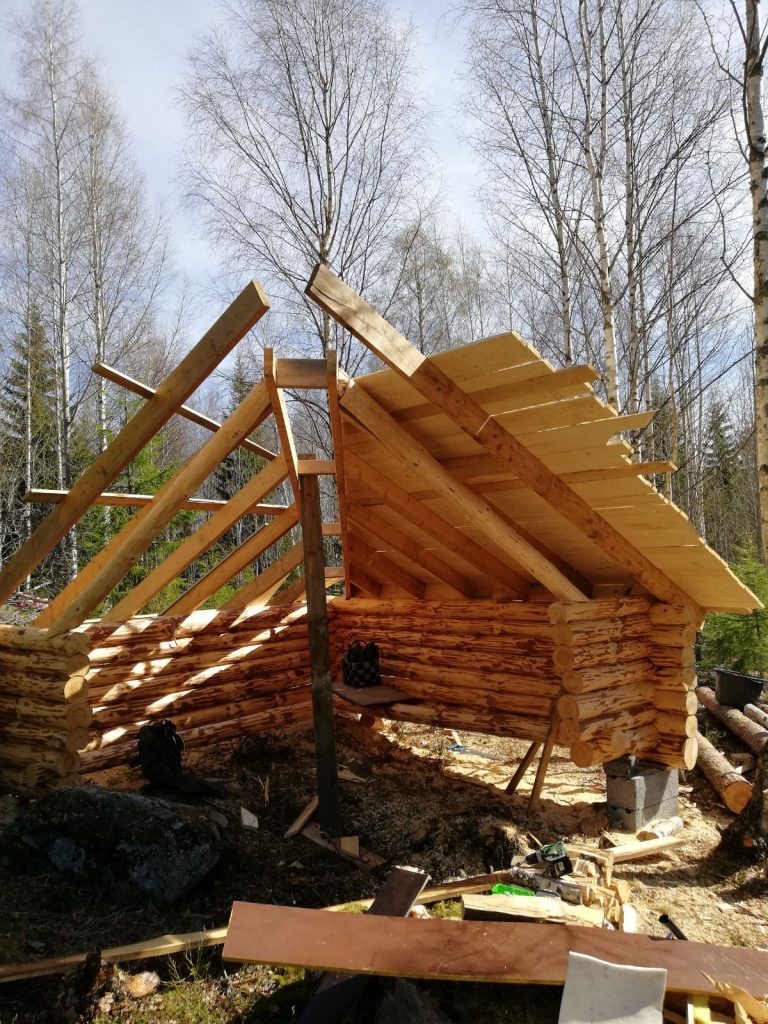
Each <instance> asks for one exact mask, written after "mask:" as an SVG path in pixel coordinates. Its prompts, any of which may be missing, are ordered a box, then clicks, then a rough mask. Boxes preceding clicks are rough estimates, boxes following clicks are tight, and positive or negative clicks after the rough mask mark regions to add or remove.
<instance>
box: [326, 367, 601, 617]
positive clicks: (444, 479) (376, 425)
mask: <svg viewBox="0 0 768 1024" xmlns="http://www.w3.org/2000/svg"><path fill="white" fill-rule="evenodd" d="M341 407H342V409H343V410H344V411H345V412H346V413H348V414H349V415H350V416H352V417H354V419H356V420H357V421H358V423H361V424H362V425H363V426H364V427H365V428H366V429H367V430H368V431H369V432H370V433H372V434H373V435H374V437H377V438H378V439H379V441H381V443H382V444H384V445H385V446H386V447H387V448H388V449H389V450H390V451H391V452H392V453H393V454H394V455H395V456H397V457H398V458H401V459H403V460H404V461H405V462H406V463H407V464H408V466H409V467H410V468H412V469H416V470H417V471H418V472H419V474H420V475H421V477H422V479H423V480H424V482H425V483H426V484H428V485H430V486H432V487H434V488H435V490H437V491H438V492H439V493H440V494H441V495H442V496H443V497H444V498H447V499H448V500H449V501H450V502H451V503H452V504H453V505H454V506H455V507H456V508H457V509H458V510H460V511H461V513H462V514H463V515H465V516H466V517H467V519H468V520H469V521H470V522H471V523H473V524H474V525H475V526H477V527H479V529H480V530H481V531H482V535H483V537H484V538H487V539H488V540H489V541H490V542H491V543H492V545H493V547H494V549H496V550H498V551H501V552H503V553H504V554H506V555H507V557H508V558H510V559H512V560H513V561H514V562H515V563H516V564H517V565H519V566H521V567H522V568H523V569H524V570H525V571H526V572H529V573H530V574H531V575H532V576H533V577H534V579H536V580H538V582H539V583H541V584H542V586H544V587H546V589H547V590H549V591H550V592H551V593H552V594H554V595H555V597H557V598H560V599H562V600H567V601H588V600H589V597H588V596H587V595H586V594H585V593H583V591H581V590H580V589H579V588H578V587H577V586H576V585H575V584H574V583H572V582H571V580H570V579H568V577H567V576H565V575H563V573H562V572H561V571H560V570H559V569H558V568H557V567H556V566H554V565H553V564H552V563H551V562H550V561H549V560H548V559H547V558H545V557H544V555H542V554H541V552H540V551H538V550H537V549H536V548H535V547H533V545H531V544H530V543H529V542H528V541H527V540H526V539H525V538H524V537H523V536H522V535H521V534H520V533H519V532H518V531H517V530H515V528H514V527H512V526H511V525H510V524H509V523H506V522H505V521H504V520H503V519H502V518H501V516H499V515H498V513H497V512H496V511H495V510H494V509H493V508H491V506H490V505H488V504H487V502H485V501H483V500H482V498H480V497H479V496H478V495H477V494H475V493H474V492H473V491H471V490H470V489H469V488H468V487H466V486H465V485H464V484H462V483H461V482H460V481H458V480H456V479H455V478H454V477H452V476H451V474H450V473H448V472H447V471H446V470H445V469H443V467H442V466H441V465H440V463H439V462H438V461H437V460H436V459H435V458H434V457H433V456H432V455H431V454H430V453H429V452H428V451H427V449H426V448H425V447H424V446H423V445H421V444H419V442H418V441H416V440H414V438H412V437H411V435H410V434H409V433H408V432H407V431H406V430H404V429H403V427H401V426H400V425H399V424H397V423H395V421H394V420H393V419H392V417H391V416H389V414H388V413H387V412H386V411H385V410H384V409H382V407H381V406H380V405H379V404H378V402H376V401H375V400H374V399H373V398H371V396H370V395H369V394H367V392H366V391H365V390H364V388H363V387H362V386H361V385H359V384H356V383H355V382H354V381H351V380H350V381H349V382H348V384H347V387H346V390H345V391H344V394H343V396H342V398H341Z"/></svg>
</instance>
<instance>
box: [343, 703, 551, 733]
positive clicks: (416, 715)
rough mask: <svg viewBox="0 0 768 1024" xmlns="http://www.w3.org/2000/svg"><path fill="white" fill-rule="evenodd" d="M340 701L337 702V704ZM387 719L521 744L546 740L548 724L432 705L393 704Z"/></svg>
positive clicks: (447, 705)
mask: <svg viewBox="0 0 768 1024" xmlns="http://www.w3.org/2000/svg"><path fill="white" fill-rule="evenodd" d="M338 699H339V698H337V700H338ZM386 717H387V718H391V719H394V720H396V721H401V722H415V723H417V724H419V723H426V724H428V725H441V726H444V727H446V728H448V729H464V730H466V731H468V732H485V733H488V734H489V735H492V736H514V737H516V738H517V739H522V740H543V739H544V738H545V737H546V734H547V729H548V724H549V723H548V722H547V721H546V720H544V719H542V720H539V719H533V718H531V719H523V718H511V717H510V716H508V715H501V714H498V713H495V712H492V711H482V710H480V709H478V708H461V707H458V706H451V705H449V704H436V703H435V704H430V705H429V706H428V707H426V706H420V705H411V704H391V705H390V706H388V707H387V711H386Z"/></svg>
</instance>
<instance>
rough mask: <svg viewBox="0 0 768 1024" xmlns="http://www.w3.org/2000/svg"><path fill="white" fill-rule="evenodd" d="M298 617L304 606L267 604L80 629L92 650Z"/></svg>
mask: <svg viewBox="0 0 768 1024" xmlns="http://www.w3.org/2000/svg"><path fill="white" fill-rule="evenodd" d="M302 616H306V607H304V606H301V605H300V606H298V607H297V608H295V609H292V610H290V611H289V610H286V609H285V608H272V607H269V606H267V605H265V606H263V607H255V608H248V609H243V610H242V611H222V610H220V609H215V608H213V609H203V610H198V611H194V612H190V613H189V614H187V615H139V616H136V617H135V618H133V619H126V621H125V622H102V621H101V620H98V621H96V622H94V623H92V624H87V625H85V626H84V627H83V629H84V630H85V632H86V635H87V636H88V638H89V640H90V643H91V647H92V648H97V647H114V646H117V645H118V644H120V645H122V644H123V643H131V642H139V641H142V642H146V641H149V640H174V639H180V638H183V637H190V636H196V635H198V634H199V633H203V632H206V631H209V632H212V633H216V632H222V633H224V632H237V631H238V630H240V629H253V628H256V626H258V625H261V626H266V625H267V624H269V625H272V624H274V623H277V622H294V621H297V620H298V619H300V618H301V617H302Z"/></svg>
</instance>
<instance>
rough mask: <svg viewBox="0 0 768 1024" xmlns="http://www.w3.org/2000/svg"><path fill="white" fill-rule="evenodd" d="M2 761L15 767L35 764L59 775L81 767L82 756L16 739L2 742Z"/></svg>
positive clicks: (0, 751)
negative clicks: (46, 748) (47, 748)
mask: <svg viewBox="0 0 768 1024" xmlns="http://www.w3.org/2000/svg"><path fill="white" fill-rule="evenodd" d="M0 763H4V764H9V765H11V766H13V767H24V766H25V765H28V764H33V765H37V766H38V767H42V768H50V769H51V770H52V771H54V772H56V773H57V774H58V775H69V774H70V773H71V772H75V771H77V770H78V768H79V767H80V757H79V755H78V754H77V753H76V752H75V751H71V750H45V749H43V748H40V747H35V746H31V745H30V744H27V743H20V742H19V741H18V740H14V741H13V742H10V741H7V742H3V743H1V744H0Z"/></svg>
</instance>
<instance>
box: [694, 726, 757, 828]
mask: <svg viewBox="0 0 768 1024" xmlns="http://www.w3.org/2000/svg"><path fill="white" fill-rule="evenodd" d="M696 767H697V768H698V769H699V771H700V772H701V773H702V775H704V777H705V778H706V779H708V780H709V782H710V784H711V785H712V788H713V789H714V791H715V792H716V793H717V795H718V796H719V797H720V799H721V800H722V801H723V803H724V804H725V806H726V807H727V808H728V810H729V811H733V813H734V814H741V812H742V811H743V810H744V808H745V807H746V806H747V804H748V803H749V801H750V799H751V797H752V785H751V783H749V782H748V781H747V780H746V779H745V778H744V776H743V775H740V774H739V773H738V772H737V771H736V770H735V768H734V767H733V765H732V764H731V763H730V762H729V761H727V760H726V758H725V757H723V755H722V754H721V753H720V751H719V750H717V749H716V748H715V747H714V746H713V745H712V744H711V743H710V742H709V740H708V739H707V738H706V736H699V751H698V757H697V759H696Z"/></svg>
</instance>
